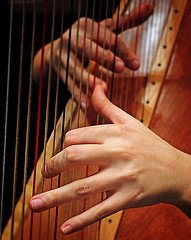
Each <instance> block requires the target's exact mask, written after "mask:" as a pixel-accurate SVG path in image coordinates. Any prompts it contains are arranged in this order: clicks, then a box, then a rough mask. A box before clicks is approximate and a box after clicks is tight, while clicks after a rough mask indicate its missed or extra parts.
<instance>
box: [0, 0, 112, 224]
mask: <svg viewBox="0 0 191 240" xmlns="http://www.w3.org/2000/svg"><path fill="white" fill-rule="evenodd" d="M8 2H9V1H8ZM8 2H7V1H1V3H0V26H1V32H0V34H1V35H0V36H1V44H0V50H1V51H0V56H1V57H0V59H1V60H0V114H1V115H0V179H1V180H0V181H2V176H1V175H2V174H1V173H2V171H3V151H4V129H5V104H6V90H7V69H8V67H7V65H8V64H7V63H8V52H9V50H8V44H9V29H10V4H9V3H8ZM17 2H18V3H17ZM19 2H20V3H19ZM31 2H32V1H31ZM41 2H42V1H41ZM48 2H49V7H48V14H47V24H46V40H45V41H46V43H48V42H49V41H50V39H51V27H52V6H51V4H52V1H48ZM60 2H61V1H57V2H56V3H57V13H56V19H55V32H54V38H55V39H56V38H58V37H59V36H60V30H61V7H60ZM92 2H93V1H90V0H89V3H90V4H89V9H88V17H90V18H91V16H92V6H93V4H92ZM99 2H100V1H96V14H95V18H96V20H97V21H98V20H99V19H98V18H99ZM109 2H110V4H109V8H110V9H109V11H108V12H109V16H112V4H111V1H109ZM71 3H72V1H71ZM101 3H102V7H101V19H104V18H105V12H106V0H104V1H103V0H102V1H101ZM69 5H70V4H69ZM114 5H115V6H117V1H116V2H114ZM37 8H38V12H37V16H36V26H35V29H36V31H35V53H36V52H37V51H38V50H39V49H40V48H41V45H42V30H43V4H41V3H39V4H38V5H37ZM69 8H70V7H69ZM82 9H84V6H82ZM65 11H66V14H65V15H64V30H63V32H64V31H65V30H66V29H68V28H69V27H70V26H71V24H72V23H73V22H75V21H76V20H77V14H76V13H75V12H74V11H73V9H72V10H70V9H65ZM68 12H70V14H68ZM25 14H26V15H25V16H26V20H25V30H24V55H23V62H22V92H21V114H20V131H19V149H18V169H17V173H18V174H17V187H16V189H15V190H16V199H18V198H19V196H20V194H21V192H22V182H23V166H24V155H25V141H26V123H27V106H28V92H29V80H30V78H29V73H30V72H29V71H30V58H31V38H32V27H33V4H27V6H26V13H25ZM22 16H23V13H22V1H15V4H14V10H13V26H12V27H13V28H12V38H11V41H12V44H11V63H10V86H9V87H10V89H9V103H8V104H9V105H8V106H9V108H8V109H9V111H8V122H7V126H8V127H7V141H6V146H7V147H6V159H5V160H6V161H5V186H4V192H3V196H4V201H3V226H5V224H6V221H7V219H8V217H9V216H10V214H11V211H12V209H11V205H12V188H13V172H14V158H15V157H14V155H15V138H16V118H17V107H18V106H17V100H18V86H19V68H20V49H21V23H22ZM82 16H83V14H82ZM109 16H108V17H109ZM50 96H51V98H50V113H49V128H48V129H49V134H50V133H51V131H52V129H53V119H54V116H53V114H54V104H55V89H54V88H52V90H51V95H50ZM69 96H70V94H69V93H68V92H67V90H66V87H65V86H64V85H63V83H61V84H60V91H59V106H58V116H59V115H60V114H61V112H62V110H63V108H64V105H65V103H66V102H67V99H68V98H69ZM46 98H47V89H46V88H44V89H43V92H42V107H41V124H40V136H41V137H40V139H41V141H40V142H39V155H40V153H41V152H42V149H43V138H44V137H43V136H44V123H45V110H46ZM37 99H38V85H37V84H36V83H34V82H33V88H32V111H31V113H32V114H31V125H30V137H29V139H30V141H29V144H30V147H29V159H28V173H27V175H28V176H30V173H31V171H32V169H33V161H34V151H35V132H36V121H37V120H36V119H37V108H38V102H37ZM0 191H1V190H0ZM1 194H2V193H1Z"/></svg>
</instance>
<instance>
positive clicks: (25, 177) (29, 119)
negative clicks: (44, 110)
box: [21, 0, 37, 240]
mask: <svg viewBox="0 0 191 240" xmlns="http://www.w3.org/2000/svg"><path fill="white" fill-rule="evenodd" d="M36 5H37V0H34V5H33V25H32V43H31V60H30V77H29V79H30V80H29V81H30V82H29V94H28V107H27V109H28V112H27V126H26V141H25V157H24V177H23V201H22V213H21V214H22V219H21V240H23V232H24V216H25V204H26V202H25V201H26V199H25V198H26V183H27V168H28V158H29V138H30V124H31V104H32V84H33V59H34V43H35V29H36Z"/></svg>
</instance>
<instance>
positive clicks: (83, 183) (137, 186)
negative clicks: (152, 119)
mask: <svg viewBox="0 0 191 240" xmlns="http://www.w3.org/2000/svg"><path fill="white" fill-rule="evenodd" d="M92 102H93V106H94V107H95V109H96V110H97V111H98V112H99V113H100V114H101V115H102V116H103V117H104V118H106V119H108V120H109V121H111V122H113V124H107V125H100V126H91V127H85V128H80V129H75V130H71V131H69V132H68V133H67V134H66V137H65V149H64V150H63V151H61V152H60V153H59V154H57V155H56V156H54V157H53V158H52V159H51V160H49V161H47V163H46V167H45V168H43V169H42V174H43V175H44V176H45V177H48V178H49V177H53V176H56V175H58V174H59V173H61V172H62V171H64V170H66V169H68V168H71V167H73V166H77V165H84V164H85V165H91V164H93V165H95V164H97V165H98V166H99V169H100V170H99V171H98V172H97V173H96V174H94V175H92V176H89V177H87V178H85V179H81V180H77V181H74V182H72V183H69V184H67V185H65V186H62V187H60V188H58V189H54V190H51V191H48V192H45V193H42V194H39V195H36V196H34V197H33V198H32V199H31V202H30V206H31V208H32V209H33V210H34V211H36V212H40V211H43V210H45V209H48V208H51V207H55V206H57V205H59V204H64V203H67V202H70V201H73V200H76V199H79V198H86V197H88V196H91V195H94V194H96V193H99V192H100V193H101V192H105V193H106V198H105V199H104V200H103V201H102V202H100V203H98V204H97V205H95V206H94V207H92V208H90V209H88V210H86V211H85V212H83V213H82V214H80V215H77V216H75V217H73V218H71V219H69V220H68V221H66V222H65V223H64V224H63V225H62V227H61V230H62V232H63V233H64V234H68V233H72V232H74V231H77V230H80V229H82V228H83V227H85V226H87V225H89V224H92V223H93V222H95V221H98V220H101V219H102V218H104V217H106V216H108V215H111V214H113V213H115V212H117V211H119V210H122V209H126V208H134V207H142V206H146V205H152V204H157V203H160V202H165V203H171V204H174V205H179V203H180V202H181V201H187V200H188V199H191V197H190V196H191V190H190V189H191V186H190V185H191V184H190V183H191V176H190V171H191V159H190V156H189V155H187V154H185V153H183V152H181V151H179V150H177V149H175V148H174V147H172V146H171V145H169V144H168V143H167V142H165V141H164V140H162V139H161V138H160V137H158V136H157V135H156V134H154V133H153V132H152V131H151V130H149V129H148V128H147V127H145V126H144V125H143V124H142V123H140V122H139V121H138V120H136V119H135V118H133V117H132V116H130V115H128V114H127V113H125V112H124V111H122V110H121V109H119V108H118V107H116V106H115V105H113V104H112V103H111V102H110V101H109V100H108V99H107V98H106V96H105V94H104V91H103V88H102V87H101V86H100V85H96V87H95V90H94V93H93V99H92ZM100 103H101V104H100ZM103 133H104V134H103ZM92 153H93V154H92ZM35 201H36V202H35ZM189 201H190V205H191V200H189Z"/></svg>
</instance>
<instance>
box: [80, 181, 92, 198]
mask: <svg viewBox="0 0 191 240" xmlns="http://www.w3.org/2000/svg"><path fill="white" fill-rule="evenodd" d="M91 192H92V188H91V186H90V185H89V184H87V183H81V184H79V185H78V186H77V187H76V194H77V195H78V196H83V197H84V196H87V195H89V194H90V193H91Z"/></svg>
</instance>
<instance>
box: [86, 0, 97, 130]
mask: <svg viewBox="0 0 191 240" xmlns="http://www.w3.org/2000/svg"><path fill="white" fill-rule="evenodd" d="M88 2H89V0H88ZM95 4H96V0H94V1H93V10H92V31H91V37H90V54H89V59H88V62H89V67H88V69H87V71H88V81H87V86H86V101H87V100H88V98H89V81H90V75H91V72H90V65H91V58H92V43H93V32H94V21H95ZM84 113H85V114H84V126H86V120H87V117H88V116H87V115H88V106H86V108H85V111H84Z"/></svg>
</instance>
